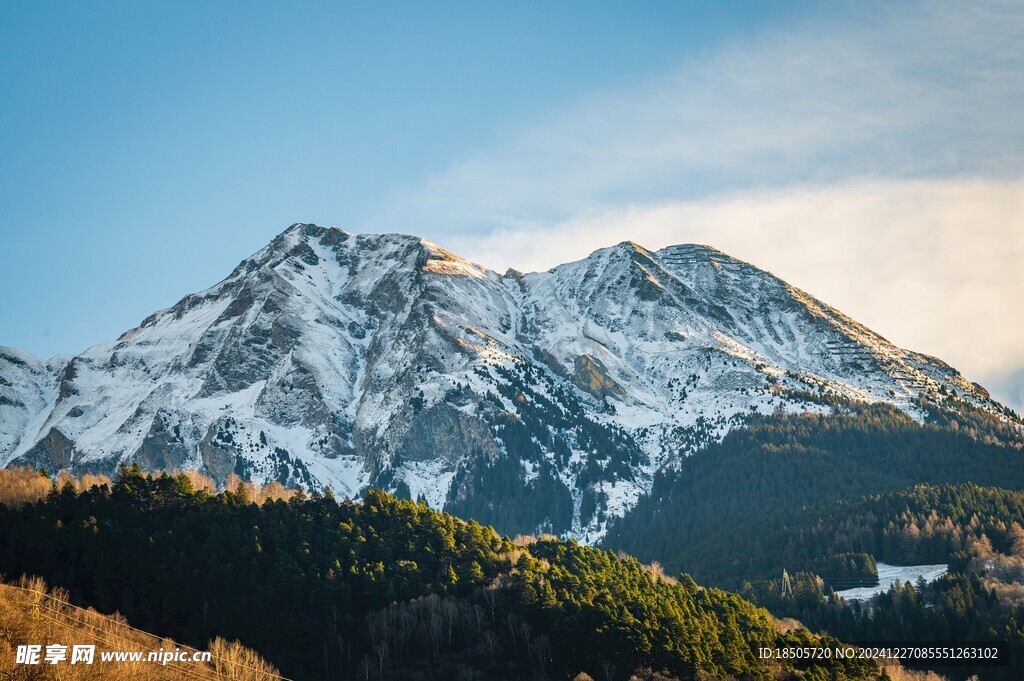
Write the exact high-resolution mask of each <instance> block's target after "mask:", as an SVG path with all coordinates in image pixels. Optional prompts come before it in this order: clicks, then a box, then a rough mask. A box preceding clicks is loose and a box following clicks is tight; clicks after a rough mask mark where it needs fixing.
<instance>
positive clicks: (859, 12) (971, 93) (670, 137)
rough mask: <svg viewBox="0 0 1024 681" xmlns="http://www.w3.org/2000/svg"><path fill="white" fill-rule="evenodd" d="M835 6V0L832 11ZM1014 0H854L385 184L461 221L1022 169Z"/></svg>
mask: <svg viewBox="0 0 1024 681" xmlns="http://www.w3.org/2000/svg"><path fill="white" fill-rule="evenodd" d="M840 12H846V14H840ZM1022 33H1024V4H1021V3H1013V2H1009V3H1006V2H988V3H934V2H923V3H914V4H899V5H891V4H876V5H872V4H861V5H854V6H853V8H852V9H851V8H850V7H847V8H846V9H845V10H839V9H837V10H835V12H833V13H832V14H830V15H826V16H819V17H817V18H815V19H811V20H808V21H807V23H805V24H804V25H801V26H796V27H792V28H790V29H788V30H779V31H773V32H770V33H765V34H763V35H761V36H760V37H759V38H758V39H756V40H753V41H747V42H744V43H742V44H733V45H731V46H728V47H725V48H723V49H722V50H719V51H718V52H716V53H714V54H711V55H709V56H705V57H702V58H700V59H691V60H689V61H687V62H686V63H683V64H682V65H681V66H680V67H679V68H678V70H676V71H675V72H674V73H669V74H666V75H663V76H661V77H658V78H654V79H652V80H651V81H649V82H647V83H646V84H644V85H642V86H639V87H636V88H633V89H630V90H625V91H617V92H609V93H600V94H595V95H593V96H592V97H589V98H587V99H585V100H583V101H580V102H577V103H576V104H574V105H572V106H570V107H568V108H567V109H565V110H562V111H559V112H557V113H553V114H552V115H551V116H550V118H549V119H548V120H546V121H539V122H535V123H534V124H533V125H532V126H529V127H528V128H527V129H525V130H523V131H520V132H518V133H516V134H512V135H510V136H509V139H508V140H507V141H505V142H504V143H500V144H499V145H498V146H497V147H496V148H494V149H491V150H487V151H483V152H481V153H479V154H477V155H475V156H473V157H470V158H466V159H464V160H462V161H461V162H458V163H456V164H454V165H452V166H451V167H449V168H447V169H446V170H444V171H443V172H441V173H439V174H437V175H435V176H433V177H431V178H429V179H428V180H427V181H426V182H425V184H424V185H423V186H421V187H419V188H416V189H414V190H413V191H411V192H409V193H407V194H404V195H400V196H398V197H396V199H395V201H394V203H393V206H392V209H391V210H390V211H388V212H387V213H386V214H385V215H383V216H382V217H381V221H380V223H381V224H380V225H377V226H382V225H383V224H384V223H386V224H387V225H388V226H389V227H393V226H394V225H402V224H408V225H414V226H416V228H417V229H419V230H420V231H423V230H424V229H427V230H430V231H437V232H444V233H457V232H459V231H462V230H474V231H475V230H479V229H480V228H481V227H484V228H493V227H497V226H503V225H505V226H507V225H509V224H518V223H520V222H523V221H527V222H529V221H537V220H544V221H554V220H559V219H565V218H568V217H570V216H573V215H575V214H578V213H580V212H583V211H587V210H590V209H592V208H593V207H594V206H607V205H616V204H619V203H621V202H623V201H655V200H670V199H678V198H699V197H701V196H706V195H709V194H712V193H719V192H721V191H730V190H737V189H742V188H764V187H782V186H787V185H792V184H794V183H801V184H806V183H812V184H823V183H834V182H840V181H845V180H848V179H850V178H855V177H876V178H878V177H889V178H902V179H908V178H923V177H977V176H987V177H1000V178H1012V177H1019V176H1021V175H1024V126H1022V125H1021V123H1020V120H1019V112H1020V111H1021V110H1022V109H1024V79H1021V78H1020V73H1022V72H1024V43H1022V42H1021V41H1020V39H1019V36H1020V35H1021V34H1022Z"/></svg>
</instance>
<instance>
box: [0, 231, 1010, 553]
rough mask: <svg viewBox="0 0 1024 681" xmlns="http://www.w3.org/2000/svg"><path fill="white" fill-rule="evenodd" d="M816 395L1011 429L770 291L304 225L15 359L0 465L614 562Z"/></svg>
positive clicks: (918, 363)
mask: <svg viewBox="0 0 1024 681" xmlns="http://www.w3.org/2000/svg"><path fill="white" fill-rule="evenodd" d="M822 393H832V394H838V395H841V396H844V397H847V398H852V399H855V400H863V401H885V402H889V403H892V404H894V405H896V406H897V407H899V408H900V409H902V410H904V411H906V412H907V413H909V414H910V415H912V416H915V417H917V416H919V415H918V414H917V411H916V407H915V406H914V404H913V400H914V398H916V397H917V396H918V395H919V394H920V393H925V394H928V395H933V396H936V397H938V396H940V395H941V396H946V395H950V394H955V395H956V396H958V397H959V398H961V399H962V400H964V401H965V403H967V404H970V405H972V406H974V407H978V408H981V409H983V410H985V411H989V412H991V413H993V414H1003V413H1004V410H1003V408H1002V407H1001V406H1000V405H998V404H996V403H995V402H993V401H991V400H990V398H989V397H988V395H987V393H986V392H985V391H984V390H983V389H981V388H979V387H978V386H975V385H972V384H971V383H969V382H968V381H966V380H965V379H964V378H963V377H962V376H961V375H960V374H959V373H958V372H956V371H955V370H954V369H952V368H950V367H949V366H947V365H946V364H944V363H942V362H941V361H939V360H936V359H934V358H931V357H927V356H924V355H920V354H917V353H914V352H909V351H906V350H902V349H900V348H897V347H895V346H893V345H892V344H890V343H889V342H887V341H886V340H885V339H883V338H881V337H880V336H878V335H877V334H875V333H873V332H871V331H870V330H868V329H866V328H864V327H863V326H861V325H860V324H858V323H856V322H855V321H853V320H851V319H849V318H848V317H846V316H844V315H843V314H841V313H840V312H838V311H836V310H834V309H832V308H830V307H828V306H827V305H825V304H824V303H822V302H820V301H818V300H815V299H814V298H812V297H811V296H809V295H807V294H806V293H804V292H802V291H800V290H798V289H796V288H794V287H792V286H790V285H788V284H786V283H785V282H783V281H781V280H779V279H777V278H776V277H774V276H772V275H771V274H769V273H767V272H764V271H762V270H759V269H757V268H755V267H753V266H751V265H748V264H747V263H744V262H740V261H738V260H735V259H733V258H730V257H729V256H727V255H725V254H723V253H721V252H719V251H716V250H714V249H712V248H708V247H705V246H695V245H681V246H672V247H669V248H665V249H662V250H660V251H656V252H652V251H647V250H645V249H644V248H642V247H640V246H638V245H636V244H633V243H629V242H625V243H622V244H619V245H617V246H613V247H611V248H606V249H602V250H599V251H596V252H595V253H593V254H592V255H591V256H590V257H588V258H586V259H584V260H580V261H578V262H573V263H568V264H565V265H561V266H559V267H556V268H554V269H552V270H550V271H548V272H542V273H534V274H520V273H518V272H514V271H510V272H508V273H506V274H505V275H499V274H497V273H495V272H492V271H490V270H488V269H486V268H484V267H481V266H480V265H476V264H474V263H471V262H468V261H466V260H463V259H462V258H459V257H458V256H456V255H454V254H452V253H449V252H447V251H445V250H443V249H441V248H439V247H437V246H435V245H434V244H431V243H430V242H427V241H425V240H423V239H419V238H416V237H412V236H404V235H395V234H386V235H352V234H348V233H346V232H343V231H340V230H337V229H326V228H323V227H318V226H315V225H303V224H299V225H293V226H292V227H290V228H289V229H288V230H287V231H285V232H284V233H282V234H281V235H280V236H278V237H277V238H276V239H274V241H273V242H271V243H270V244H269V245H268V246H267V247H266V248H264V249H262V250H261V251H259V252H258V253H256V254H254V255H253V256H251V257H249V258H247V259H246V260H244V261H242V262H241V263H240V264H239V266H238V267H237V268H236V269H235V271H234V272H232V273H231V275H230V276H229V277H228V278H227V279H225V280H224V281H222V282H220V283H219V284H217V285H216V286H214V287H212V288H210V289H207V290H206V291H203V292H201V293H197V294H193V295H189V296H186V297H185V298H183V299H182V300H181V301H180V302H179V303H178V304H177V305H175V306H174V307H172V308H169V309H166V310H162V311H160V312H157V313H155V314H154V315H152V316H151V317H149V318H147V319H146V320H145V321H143V322H142V324H141V325H139V327H137V328H135V329H132V330H130V331H128V332H126V333H125V334H124V335H122V336H121V337H120V338H119V339H117V340H116V341H114V342H111V343H104V344H100V345H96V346H94V347H92V348H90V349H89V350H87V351H86V352H84V353H82V354H81V355H78V356H75V357H71V358H55V359H53V360H51V361H50V362H48V363H44V362H42V361H40V360H38V359H36V358H34V357H32V356H31V355H28V354H27V353H24V352H21V351H18V350H14V349H10V348H0V463H4V464H9V463H12V462H16V463H29V464H32V465H34V466H45V467H47V468H48V469H51V470H53V469H56V468H70V469H72V470H77V471H80V472H81V471H110V470H112V469H113V468H114V467H116V465H117V464H118V463H119V462H122V461H138V462H139V463H140V464H141V465H142V466H143V467H145V468H149V469H175V468H178V469H184V468H197V469H199V470H201V471H203V472H205V473H207V474H209V475H212V476H213V477H214V478H215V479H217V480H219V481H223V480H225V479H226V478H227V476H228V475H230V474H231V473H232V472H234V473H237V474H238V475H240V476H242V477H243V478H246V479H253V480H258V481H270V480H279V481H281V482H284V483H286V484H300V485H303V486H305V487H308V488H313V489H316V488H322V487H325V486H328V485H329V486H330V487H331V488H332V489H333V490H334V491H335V493H337V494H339V495H347V496H358V495H359V494H360V492H361V491H362V490H364V489H365V488H366V487H367V486H370V485H375V486H381V487H384V488H386V489H391V490H397V491H398V492H399V493H403V494H409V495H411V496H413V497H419V496H421V495H422V496H423V497H425V498H426V499H427V500H428V501H429V502H430V503H431V505H433V506H435V507H441V506H443V507H445V508H446V509H447V510H451V511H453V512H456V513H463V514H466V515H472V516H474V517H477V518H479V519H481V520H483V521H485V522H490V523H493V524H495V525H497V526H498V527H499V528H500V529H502V530H505V531H509V532H515V531H533V530H537V529H549V530H553V531H557V532H568V533H571V534H572V535H574V536H577V537H579V538H581V539H583V540H585V541H596V540H597V539H599V538H600V537H601V536H603V533H604V531H605V528H606V522H607V520H608V518H609V517H614V516H620V515H622V514H623V513H624V512H625V511H626V510H628V509H629V508H630V507H631V506H632V505H634V504H635V502H636V500H637V498H638V497H639V495H641V494H642V493H643V492H644V491H646V490H647V489H649V487H650V484H651V481H652V478H653V475H654V473H655V472H656V471H657V470H659V469H660V468H661V467H663V466H665V465H671V463H672V461H673V459H674V458H675V457H678V456H679V455H682V454H686V453H687V452H691V451H694V450H695V449H696V448H698V447H701V446H703V445H704V444H706V443H707V442H708V441H711V440H715V439H718V438H720V437H721V436H722V435H723V434H724V433H725V432H726V431H727V430H728V429H730V428H731V427H734V426H736V425H738V424H740V423H742V420H743V417H744V416H745V415H747V414H750V413H752V412H760V413H766V412H772V411H778V410H784V411H789V412H798V411H826V410H827V409H828V407H827V406H824V403H823V402H821V401H819V400H816V399H815V395H820V394H822Z"/></svg>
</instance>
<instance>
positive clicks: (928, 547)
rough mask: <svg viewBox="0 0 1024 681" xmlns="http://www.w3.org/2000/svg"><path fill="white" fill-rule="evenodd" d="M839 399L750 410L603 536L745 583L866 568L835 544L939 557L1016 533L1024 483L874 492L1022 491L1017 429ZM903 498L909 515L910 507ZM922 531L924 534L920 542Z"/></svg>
mask: <svg viewBox="0 0 1024 681" xmlns="http://www.w3.org/2000/svg"><path fill="white" fill-rule="evenodd" d="M844 408H845V410H846V412H847V413H846V414H843V415H828V416H822V415H813V414H803V415H797V416H787V415H772V416H764V417H757V416H755V417H753V418H752V419H751V420H750V423H749V427H747V428H743V429H739V430H734V431H732V432H730V433H729V434H728V435H726V437H725V438H724V439H723V440H722V441H721V442H719V443H715V444H712V445H709V446H708V447H706V448H705V449H703V450H701V451H700V452H698V453H697V454H694V455H693V456H690V457H686V458H683V459H681V460H680V461H679V462H678V465H677V466H675V467H673V468H669V469H666V470H665V471H663V472H662V473H661V474H659V476H658V477H657V478H656V480H655V483H654V487H653V490H652V492H651V494H650V495H649V496H647V497H644V498H643V499H642V500H641V501H640V502H639V503H638V504H637V506H636V507H635V508H634V509H633V510H632V511H631V512H630V513H629V514H627V515H626V517H625V518H623V519H622V520H620V521H618V522H616V523H615V524H614V525H613V526H612V528H611V529H610V530H609V533H608V537H607V539H606V540H605V542H604V546H607V547H609V548H615V549H621V550H625V551H627V552H629V553H631V554H633V555H636V556H638V557H639V558H641V559H642V560H657V561H660V562H662V563H663V564H664V565H665V566H666V568H667V569H670V570H672V571H686V572H689V573H691V574H693V575H694V576H695V577H696V578H697V579H700V580H705V581H708V582H710V583H714V584H719V585H723V586H726V587H733V588H738V587H739V586H740V585H742V583H743V582H744V581H746V580H758V579H764V578H770V577H777V576H779V575H780V574H781V572H782V570H783V569H789V570H790V571H791V572H793V571H795V570H802V569H812V570H816V571H817V572H818V574H821V575H823V576H834V577H846V576H849V575H850V574H863V573H864V571H865V570H867V573H868V574H870V573H871V570H872V568H871V566H870V564H869V562H866V561H865V560H864V558H863V557H858V556H856V555H850V556H847V557H846V558H845V559H844V560H843V564H844V565H845V567H842V566H840V565H836V564H833V563H834V561H835V558H834V556H835V554H836V553H846V554H872V555H873V556H874V557H875V558H876V559H879V560H886V559H888V560H891V561H893V562H900V563H903V562H914V561H918V560H921V561H923V562H927V561H935V562H941V560H940V559H941V558H943V557H944V555H948V554H949V553H951V552H954V551H956V550H961V549H963V548H964V543H965V542H966V541H967V540H968V536H969V535H976V536H980V534H981V533H982V532H983V531H985V530H986V529H988V530H991V534H992V536H990V539H991V540H992V541H997V542H1002V544H1001V545H1003V544H1005V543H1006V542H1007V541H1010V540H1009V539H1008V538H1007V533H1008V532H1009V531H1010V529H1011V526H1012V524H1013V522H1014V521H1015V520H1017V521H1019V520H1020V519H1021V518H1022V516H1021V514H1020V510H1021V505H1020V504H1021V501H1020V497H1019V496H1018V495H1003V494H1001V493H1000V492H998V491H996V490H990V491H980V490H978V489H977V488H975V487H970V486H968V487H960V488H957V489H951V488H948V487H947V488H941V489H930V490H929V489H925V488H921V489H918V490H916V491H913V490H912V491H907V492H902V493H900V494H898V495H895V496H884V497H882V496H879V495H885V494H886V493H889V492H896V491H899V490H906V489H907V488H912V487H914V486H915V485H921V484H927V485H949V484H960V483H974V484H975V485H980V486H984V487H991V488H999V489H1005V490H1024V450H1022V449H1021V447H1020V435H1019V432H1018V431H1016V430H1012V429H1004V428H1003V426H1002V424H999V423H997V422H992V421H989V420H984V419H981V420H979V421H978V422H977V423H972V424H969V425H964V426H961V425H960V423H959V422H957V421H955V420H945V421H943V422H942V423H933V424H928V425H921V424H919V423H917V422H915V421H913V420H912V419H910V418H908V417H907V416H906V415H904V414H903V413H901V412H899V411H897V410H895V409H893V408H891V407H889V406H886V405H871V406H867V405H857V404H846V405H844ZM934 413H935V414H937V415H938V414H943V413H944V412H942V411H941V410H935V412H934ZM936 420H937V419H936ZM908 504H909V505H910V509H911V510H910V511H909V513H911V514H914V515H915V518H913V519H911V518H910V517H909V516H907V517H904V513H903V512H904V510H905V509H904V508H903V506H906V505H908ZM932 511H935V514H936V516H935V518H932V519H931V522H930V524H929V517H930V516H931V514H932ZM975 513H977V514H978V516H979V517H978V520H977V521H972V519H971V518H972V516H973V515H974V514H975ZM922 514H923V515H924V516H925V517H924V518H922V517H920V516H921V515H922ZM890 522H892V523H893V527H889V523H890ZM936 525H939V526H941V527H936ZM904 527H905V529H906V531H907V537H906V539H905V540H904V539H903V538H902V532H903V529H904ZM921 532H924V533H925V534H926V535H928V536H927V537H925V538H923V539H921V540H917V541H915V540H914V536H915V534H920V533H921ZM896 534H899V535H900V538H899V539H897V537H896ZM740 547H742V549H741V548H740ZM926 558H927V561H926V560H925V559H926ZM851 561H852V563H853V566H854V567H852V568H851V567H850V562H851ZM837 570H838V572H836V571H837ZM847 571H852V572H849V573H848V572H847Z"/></svg>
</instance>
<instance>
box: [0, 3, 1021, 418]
mask: <svg viewBox="0 0 1024 681" xmlns="http://www.w3.org/2000/svg"><path fill="white" fill-rule="evenodd" d="M1022 31H1024V12H1022V10H1021V7H1020V6H1019V5H1017V4H1013V3H1006V4H1002V3H961V4H956V3H945V2H928V3H923V2H922V3H915V2H911V3H902V4H899V5H897V6H893V5H892V4H891V3H870V2H868V3H848V4H839V3H827V4H819V3H809V2H797V3H772V2H749V3H679V2H664V3H653V2H652V3H643V2H640V3H596V2H585V3H584V2H580V3H524V2H517V3H506V4H503V3H470V2H467V3H345V4H341V3H312V2H311V3H302V4H296V3H283V2H278V3H258V2H257V3H245V4H242V3H199V2H179V3H153V2H131V3H114V2H107V3H75V2H68V3H52V2H27V1H26V2H8V3H4V4H3V5H2V6H0V122H2V125H0V225H2V227H0V256H2V261H3V267H2V269H0V287H2V288H0V291H2V303H0V343H2V344H8V345H15V346H19V347H23V348H25V349H28V350H30V351H32V352H34V353H36V354H38V355H40V356H43V357H48V356H51V355H53V354H58V353H73V352H79V351H81V350H83V349H84V348H85V347H87V346H88V345H91V344H92V343H95V342H99V341H103V340H108V339H111V338H114V337H116V336H117V335H119V334H120V333H121V332H122V331H124V330H126V329H128V328H130V327H132V326H134V325H135V324H137V323H138V322H139V321H140V320H141V319H142V318H144V317H145V316H147V315H148V314H149V313H151V312H152V311H154V310H155V309H158V308H161V307H166V306H168V305H171V304H173V303H174V302H175V301H176V300H177V299H178V298H180V297H181V296H182V295H184V294H185V293H188V292H191V291H195V290H199V289H201V288H204V287H206V286H209V285H211V284H212V283H214V282H216V281H217V280H218V279H220V278H221V277H223V276H224V275H226V274H227V273H228V272H229V271H230V269H231V268H232V267H233V266H234V265H235V264H236V263H237V262H238V261H239V260H240V259H242V258H243V257H245V256H246V255H248V254H249V253H251V252H252V251H254V250H256V249H257V248H259V247H260V246H262V245H263V244H265V243H266V242H267V241H269V240H270V239H271V238H272V237H273V236H274V235H275V234H276V233H278V232H280V231H281V230H282V229H284V228H285V227H286V226H287V225H288V224H291V223H293V222H297V221H311V222H319V223H322V224H332V225H338V226H341V227H344V228H346V229H350V230H352V231H401V232H409V233H417V234H422V235H424V236H427V237H429V238H431V239H433V240H435V241H438V242H440V243H441V244H442V245H446V246H449V247H452V248H454V249H455V250H457V251H459V252H460V253H462V254H464V255H467V256H468V257H474V258H478V259H480V260H481V261H482V262H484V264H487V265H491V266H494V267H505V266H517V267H520V268H521V269H533V268H542V267H548V266H551V265H553V264H555V263H557V262H559V261H563V260H567V259H571V258H574V257H580V256H582V255H585V254H586V252H589V250H592V249H593V248H597V247H600V246H603V245H607V243H612V242H615V241H620V240H622V239H625V238H634V239H636V240H638V241H641V242H645V243H650V244H651V245H654V246H657V245H663V243H668V242H679V241H689V240H699V241H705V242H709V243H712V244H713V245H717V246H719V247H721V248H724V249H725V250H728V251H730V252H733V253H735V254H736V255H738V256H740V257H744V258H745V259H748V260H751V261H753V262H755V263H756V264H759V265H762V266H765V267H768V268H769V269H772V270H773V271H775V272H776V273H777V274H779V275H780V276H783V277H784V278H787V279H788V280H792V281H793V282H794V283H796V284H798V285H800V286H802V287H804V288H806V289H808V290H809V291H811V292H812V293H814V294H816V295H819V296H821V297H823V298H824V299H825V300H826V301H828V302H830V303H833V304H835V305H837V306H838V307H840V308H841V309H844V310H845V311H847V312H849V313H851V314H853V315H854V316H855V317H857V318H859V319H861V320H862V321H864V322H866V323H868V324H869V325H870V326H872V327H874V328H876V330H878V331H880V332H882V333H883V334H884V335H887V336H889V337H890V338H891V339H892V340H894V341H896V342H899V343H901V344H904V345H908V346H910V347H914V348H915V349H922V350H925V351H928V352H932V353H934V354H938V355H940V356H942V357H944V358H946V359H948V360H950V361H951V362H952V363H954V364H955V365H956V366H959V367H961V368H962V369H964V370H965V371H966V372H968V375H970V376H972V377H973V376H976V377H978V378H979V379H982V380H984V381H987V382H989V383H990V384H995V385H998V386H999V387H998V390H999V391H1001V393H1000V394H1001V395H1004V396H1005V397H1004V399H1007V400H1009V401H1011V402H1014V403H1015V404H1024V394H1022V390H1024V388H1022V385H1024V378H1022V377H1024V331H1022V329H1021V322H1020V321H1019V317H1020V315H1019V314H1017V315H1015V316H1014V315H1012V314H1010V312H1012V311H1013V302H1014V298H1015V297H1016V300H1017V301H1019V300H1020V295H1024V290H1022V287H1021V284H1020V279H1021V277H1020V276H1019V275H1018V274H1017V272H1019V271H1020V270H1021V269H1022V268H1024V262H1022V260H1024V245H1022V238H1024V237H1022V236H1021V234H1022V233H1024V223H1022V218H1021V210H1022V208H1021V200H1020V196H1021V189H1022V186H1024V185H1021V184H1020V181H1021V178H1022V177H1024V125H1022V124H1021V123H1020V119H1021V116H1020V114H1019V112H1020V110H1022V108H1024V84H1022V79H1021V78H1020V73H1021V72H1024V71H1022V68H1024V52H1022V50H1024V48H1022V47H1021V44H1020V43H1021V41H1020V40H1019V36H1020V35H1021V32H1022ZM826 214H827V215H829V216H830V217H829V219H828V221H823V220H822V216H823V215H826ZM797 236H799V238H796V237H797ZM543 239H551V240H552V242H551V243H552V247H550V248H545V249H538V248H537V247H536V244H538V243H542V241H543ZM645 240H646V241H645ZM878 244H890V245H891V248H885V249H881V250H880V249H878V248H876V246H877V245H878ZM755 246H756V247H755ZM809 251H814V252H816V253H819V257H816V258H808V257H807V253H808V252H809ZM965 253H970V254H971V262H966V259H965V258H964V257H963V254H965ZM854 257H856V258H858V260H854V259H853V258H854ZM843 258H846V260H843ZM816 263H817V264H816ZM979 301H984V304H979ZM1007 377H1010V378H1007ZM1014 377H1015V378H1014ZM1018 399H1019V402H1016V400H1018Z"/></svg>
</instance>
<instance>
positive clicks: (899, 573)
mask: <svg viewBox="0 0 1024 681" xmlns="http://www.w3.org/2000/svg"><path fill="white" fill-rule="evenodd" d="M876 565H877V567H878V586H863V587H858V588H856V589H846V590H844V591H837V592H836V594H837V595H839V596H841V597H843V598H845V599H846V600H848V601H864V600H867V599H869V598H871V597H872V596H877V595H878V594H881V593H885V592H886V591H888V590H889V588H890V587H891V586H892V585H893V584H895V583H896V580H897V579H898V580H900V582H903V583H906V582H911V583H915V584H916V583H917V580H918V578H919V577H924V581H926V582H934V581H935V580H936V579H938V578H939V577H941V576H942V575H944V574H946V572H947V570H948V567H947V566H945V565H886V564H885V563H876Z"/></svg>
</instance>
